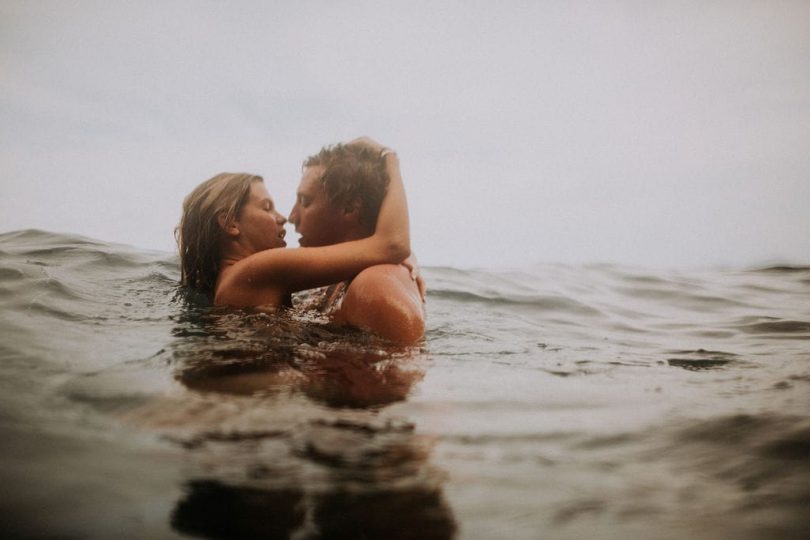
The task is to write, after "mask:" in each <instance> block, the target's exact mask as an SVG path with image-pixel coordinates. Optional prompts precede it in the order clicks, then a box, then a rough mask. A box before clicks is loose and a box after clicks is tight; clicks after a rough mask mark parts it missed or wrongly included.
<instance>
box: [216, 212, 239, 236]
mask: <svg viewBox="0 0 810 540" xmlns="http://www.w3.org/2000/svg"><path fill="white" fill-rule="evenodd" d="M225 218H226V216H225V214H224V213H223V214H217V223H219V228H220V229H222V230H223V231H225V234H227V235H228V236H239V226H237V224H236V221H231V222H230V224H229V223H228V222H227V221H226V220H225Z"/></svg>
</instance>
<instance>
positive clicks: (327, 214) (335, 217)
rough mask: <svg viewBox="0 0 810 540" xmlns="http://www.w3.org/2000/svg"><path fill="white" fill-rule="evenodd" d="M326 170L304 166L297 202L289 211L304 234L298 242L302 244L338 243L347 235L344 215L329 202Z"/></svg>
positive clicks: (299, 232) (297, 230)
mask: <svg viewBox="0 0 810 540" xmlns="http://www.w3.org/2000/svg"><path fill="white" fill-rule="evenodd" d="M323 172H324V168H323V167H321V166H312V167H307V168H305V169H304V174H303V176H302V177H301V183H300V184H299V185H298V194H297V196H296V198H295V205H294V206H293V208H292V210H291V211H290V218H289V219H290V223H292V224H293V225H295V231H296V232H297V233H298V234H300V235H301V238H300V239H299V241H298V243H299V244H300V245H301V246H302V247H315V246H328V245H331V244H337V243H338V242H343V241H344V240H345V237H346V220H345V214H344V212H343V210H342V209H340V208H334V207H333V206H332V204H330V202H329V199H328V197H327V196H326V192H325V191H324V189H323V186H322V185H321V181H320V178H321V175H322V174H323Z"/></svg>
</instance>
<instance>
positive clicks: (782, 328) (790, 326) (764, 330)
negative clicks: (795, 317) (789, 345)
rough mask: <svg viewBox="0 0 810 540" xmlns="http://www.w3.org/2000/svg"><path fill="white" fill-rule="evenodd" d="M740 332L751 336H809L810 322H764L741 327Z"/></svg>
mask: <svg viewBox="0 0 810 540" xmlns="http://www.w3.org/2000/svg"><path fill="white" fill-rule="evenodd" d="M740 330H742V331H743V332H747V333H750V334H808V333H810V322H807V321H792V320H772V321H763V322H757V323H752V324H747V325H743V326H740Z"/></svg>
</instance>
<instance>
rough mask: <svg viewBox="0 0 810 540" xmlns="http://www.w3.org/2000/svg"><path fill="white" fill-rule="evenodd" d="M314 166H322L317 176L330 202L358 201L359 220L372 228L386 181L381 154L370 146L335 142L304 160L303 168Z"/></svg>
mask: <svg viewBox="0 0 810 540" xmlns="http://www.w3.org/2000/svg"><path fill="white" fill-rule="evenodd" d="M313 166H320V167H323V168H324V173H323V175H321V179H320V180H321V185H322V186H323V188H324V191H325V192H326V196H327V198H328V199H329V202H330V204H332V205H333V206H335V207H336V208H348V207H351V206H352V205H354V204H355V203H356V202H357V203H359V204H360V223H361V224H362V225H363V226H365V227H366V228H367V229H368V231H369V232H373V231H374V227H375V226H376V224H377V216H378V215H379V213H380V206H381V205H382V201H383V198H385V192H386V190H387V189H388V182H389V178H388V173H386V171H385V162H384V161H383V159H381V158H380V154H379V153H378V152H376V151H374V150H372V149H370V148H365V147H359V146H349V145H346V144H335V145H332V146H324V147H323V148H321V151H320V152H318V153H317V154H315V155H312V156H309V157H308V158H307V159H305V160H304V165H303V167H304V168H306V167H313Z"/></svg>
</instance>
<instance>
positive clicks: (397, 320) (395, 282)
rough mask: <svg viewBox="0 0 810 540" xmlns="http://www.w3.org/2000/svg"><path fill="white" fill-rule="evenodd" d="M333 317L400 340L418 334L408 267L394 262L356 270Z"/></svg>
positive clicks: (419, 311)
mask: <svg viewBox="0 0 810 540" xmlns="http://www.w3.org/2000/svg"><path fill="white" fill-rule="evenodd" d="M335 318H336V320H337V321H338V322H343V323H346V324H350V325H352V326H357V327H360V328H365V329H367V330H370V331H372V332H374V333H376V334H379V335H381V336H383V337H386V338H388V339H392V340H394V341H402V342H413V341H416V340H417V339H419V338H420V337H422V334H423V333H424V326H425V314H424V310H423V308H422V299H421V297H420V295H419V289H418V287H417V286H416V283H415V282H414V281H413V279H411V276H410V272H409V271H408V269H407V268H405V267H404V266H402V265H396V264H380V265H376V266H372V267H369V268H366V269H365V270H363V271H362V272H360V273H359V274H358V275H357V277H355V278H354V279H353V280H352V282H351V284H350V285H349V287H348V289H347V290H346V295H345V296H344V298H343V302H342V304H341V306H340V309H339V310H338V313H336V314H335Z"/></svg>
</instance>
